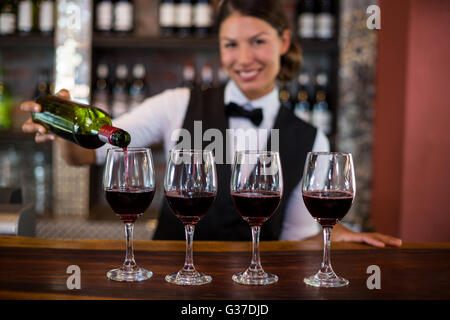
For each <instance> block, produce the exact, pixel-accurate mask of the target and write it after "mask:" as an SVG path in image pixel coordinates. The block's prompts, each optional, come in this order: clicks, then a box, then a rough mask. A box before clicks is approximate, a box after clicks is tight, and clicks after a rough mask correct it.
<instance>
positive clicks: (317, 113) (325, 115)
mask: <svg viewBox="0 0 450 320" xmlns="http://www.w3.org/2000/svg"><path fill="white" fill-rule="evenodd" d="M327 85H328V76H327V74H326V73H325V72H319V73H318V74H317V75H316V103H315V104H314V106H313V111H312V115H311V121H312V124H313V125H314V126H316V127H317V128H319V129H321V130H322V131H323V132H324V133H325V134H327V135H329V134H331V131H332V115H331V111H330V108H329V105H328V102H327V94H326V88H327Z"/></svg>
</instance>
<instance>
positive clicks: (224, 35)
mask: <svg viewBox="0 0 450 320" xmlns="http://www.w3.org/2000/svg"><path fill="white" fill-rule="evenodd" d="M217 21H218V26H219V43H220V54H221V61H222V65H223V67H224V68H225V70H226V71H227V73H228V75H229V76H230V78H231V79H232V80H233V81H234V82H235V83H236V85H237V86H238V87H239V89H241V91H242V92H243V93H244V94H245V95H246V96H247V98H249V99H257V98H259V97H262V96H264V95H265V94H267V93H269V92H270V91H272V90H273V88H274V87H275V80H276V79H278V80H281V81H286V80H290V79H292V78H293V77H294V76H295V75H296V73H297V72H298V71H299V69H300V67H301V61H302V58H301V53H300V47H299V46H298V44H297V43H295V42H294V41H293V40H292V39H291V34H292V32H291V29H290V26H289V23H288V21H289V20H288V19H287V17H286V14H285V12H284V10H283V7H282V6H281V5H280V3H279V2H278V1H242V0H231V1H224V2H223V4H222V6H221V7H220V10H219V14H218V19H217Z"/></svg>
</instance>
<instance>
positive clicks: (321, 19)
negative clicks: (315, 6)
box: [315, 0, 334, 40]
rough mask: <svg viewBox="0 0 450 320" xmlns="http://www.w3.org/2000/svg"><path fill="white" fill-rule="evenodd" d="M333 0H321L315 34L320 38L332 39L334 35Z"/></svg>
mask: <svg viewBox="0 0 450 320" xmlns="http://www.w3.org/2000/svg"><path fill="white" fill-rule="evenodd" d="M332 11H333V4H332V2H331V0H320V1H319V12H318V13H317V15H316V17H315V35H316V38H319V39H324V40H327V39H331V38H333V36H334V15H333V12H332Z"/></svg>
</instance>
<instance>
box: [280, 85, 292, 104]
mask: <svg viewBox="0 0 450 320" xmlns="http://www.w3.org/2000/svg"><path fill="white" fill-rule="evenodd" d="M279 98H280V102H281V105H282V106H283V107H286V108H288V109H289V110H291V109H292V104H291V93H290V92H289V88H288V86H287V84H283V85H282V86H281V89H280V92H279Z"/></svg>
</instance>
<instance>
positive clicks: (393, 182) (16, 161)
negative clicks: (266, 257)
mask: <svg viewBox="0 0 450 320" xmlns="http://www.w3.org/2000/svg"><path fill="white" fill-rule="evenodd" d="M217 2H218V1H213V0H175V1H174V0H163V1H160V0H134V1H133V0H95V1H94V0H0V130H1V131H0V187H1V192H0V234H11V235H25V236H36V237H42V238H69V239H70V238H98V239H100V238H101V239H123V230H122V228H123V227H122V223H121V222H120V221H119V219H118V218H117V217H116V216H115V214H114V213H113V212H112V210H111V209H110V207H109V206H108V204H107V203H106V200H105V198H104V194H103V190H102V181H101V180H102V173H103V167H102V166H97V165H93V166H89V167H70V166H68V165H66V164H65V163H64V161H63V160H62V159H61V156H60V154H59V152H60V151H59V150H58V147H57V145H56V144H52V143H46V144H36V143H35V142H34V136H33V135H30V134H24V133H22V132H21V126H22V124H23V122H24V121H26V119H27V118H28V115H27V114H25V113H22V112H21V111H20V110H19V108H18V106H19V104H20V102H22V101H25V100H31V99H35V98H36V97H37V96H39V95H42V94H46V93H49V92H54V91H55V90H56V91H57V90H59V89H60V88H63V87H64V88H69V89H70V91H71V93H72V95H73V98H74V99H75V100H78V101H81V102H88V103H91V104H93V105H95V106H96V107H99V108H103V109H104V110H106V111H107V112H108V113H110V114H111V115H112V117H113V118H114V117H117V116H119V115H120V114H122V113H124V112H126V111H128V110H130V109H132V108H133V107H134V106H136V105H137V104H139V103H140V102H141V101H142V100H143V99H145V98H146V97H149V96H152V95H154V94H157V93H159V92H162V91H163V90H165V89H168V88H174V87H179V86H186V87H194V86H201V87H203V88H207V87H210V86H219V85H221V84H223V83H225V82H226V81H227V76H226V74H225V73H224V72H223V70H222V69H221V66H220V58H219V51H218V43H217V38H216V36H217V35H216V30H215V29H214V27H213V25H214V19H213V12H214V10H215V8H216V5H217ZM282 2H283V4H284V6H285V8H286V12H287V13H288V16H289V18H290V20H291V24H292V29H293V31H294V32H293V38H294V40H295V41H298V42H299V43H300V45H301V47H302V51H303V60H304V62H303V67H302V69H301V71H300V72H299V74H298V76H297V77H296V79H294V80H293V81H291V82H288V83H279V87H280V100H281V102H282V104H283V106H284V107H286V108H289V109H291V110H293V112H295V114H296V115H297V116H298V117H300V118H302V119H304V120H306V121H308V122H310V123H312V124H313V125H315V126H317V127H319V128H321V129H322V130H324V131H325V132H326V134H327V135H328V137H329V139H330V142H331V147H332V150H333V151H345V152H352V153H353V155H354V161H355V167H356V169H357V186H358V187H357V197H356V201H355V204H354V206H353V207H352V209H351V212H350V213H349V214H348V215H347V216H346V217H345V219H344V221H343V223H344V224H345V225H346V226H348V227H350V228H352V229H353V230H357V231H377V232H382V233H388V234H392V235H395V236H398V237H401V238H402V239H403V240H404V241H408V242H422V241H426V242H435V241H438V242H439V241H450V215H449V213H450V200H449V197H448V190H449V189H450V182H449V181H450V168H449V164H450V134H449V133H448V129H447V128H448V125H449V124H450V108H449V107H450V105H449V90H450V87H449V83H450V82H449V77H450V62H449V59H450V42H449V40H448V39H450V2H449V1H445V0H429V1H422V0H396V1H388V0H384V1H381V0H380V1H375V0H283V1H282ZM372 5H376V6H377V7H373V6H372ZM378 9H379V10H378ZM376 27H378V28H376ZM292 138H293V139H295V138H296V137H292ZM152 150H153V156H154V161H155V169H156V177H157V186H158V189H157V193H156V195H155V198H154V201H153V203H152V205H151V207H150V208H149V209H148V210H147V212H146V213H145V214H144V215H143V216H142V217H141V218H140V219H138V221H137V222H136V230H135V232H136V234H135V238H137V239H151V237H152V234H153V231H154V228H155V226H156V224H157V217H158V211H159V208H160V206H161V203H162V201H163V193H162V178H163V176H164V168H165V161H166V155H165V154H164V151H163V148H162V145H155V146H152Z"/></svg>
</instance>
